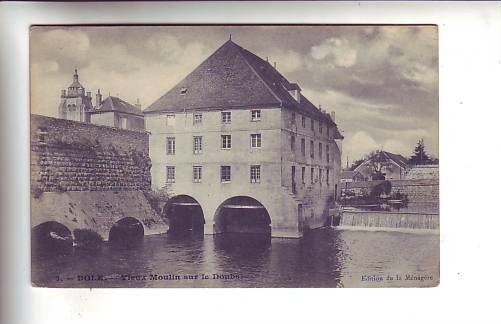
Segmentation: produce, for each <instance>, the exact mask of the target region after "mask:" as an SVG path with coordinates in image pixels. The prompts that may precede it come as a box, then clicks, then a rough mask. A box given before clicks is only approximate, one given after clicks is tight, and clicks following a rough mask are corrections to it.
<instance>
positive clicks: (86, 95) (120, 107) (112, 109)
mask: <svg viewBox="0 0 501 324" xmlns="http://www.w3.org/2000/svg"><path fill="white" fill-rule="evenodd" d="M59 118H61V119H68V120H73V121H79V122H85V123H92V124H97V125H103V126H110V127H116V128H122V129H129V130H144V116H143V113H142V112H141V105H140V104H139V101H138V102H137V103H136V104H135V105H131V104H129V103H128V102H126V101H124V100H122V99H120V98H117V97H112V96H109V97H108V98H106V99H105V100H104V101H103V100H102V95H101V92H100V91H99V90H97V93H96V102H95V105H94V106H93V105H92V95H91V92H90V91H87V92H85V88H84V87H83V86H82V84H81V83H80V81H79V80H78V72H77V70H76V69H75V74H73V82H72V83H71V85H70V86H69V87H68V89H67V90H61V102H60V104H59Z"/></svg>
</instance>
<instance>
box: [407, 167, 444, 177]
mask: <svg viewBox="0 0 501 324" xmlns="http://www.w3.org/2000/svg"><path fill="white" fill-rule="evenodd" d="M438 178H439V167H438V164H430V165H415V166H413V167H411V168H409V169H408V170H407V171H406V172H405V179H408V180H413V179H437V180H438Z"/></svg>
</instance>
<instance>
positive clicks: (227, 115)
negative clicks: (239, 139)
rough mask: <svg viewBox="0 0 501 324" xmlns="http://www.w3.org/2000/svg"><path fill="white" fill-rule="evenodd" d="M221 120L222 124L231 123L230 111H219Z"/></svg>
mask: <svg viewBox="0 0 501 324" xmlns="http://www.w3.org/2000/svg"><path fill="white" fill-rule="evenodd" d="M221 122H222V123H223V124H229V123H231V111H223V112H221Z"/></svg>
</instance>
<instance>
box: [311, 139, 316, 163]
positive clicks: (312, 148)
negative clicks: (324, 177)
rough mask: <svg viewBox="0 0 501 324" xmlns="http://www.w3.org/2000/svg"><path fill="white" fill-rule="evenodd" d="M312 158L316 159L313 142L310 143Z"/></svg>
mask: <svg viewBox="0 0 501 324" xmlns="http://www.w3.org/2000/svg"><path fill="white" fill-rule="evenodd" d="M310 157H311V158H312V159H313V158H314V157H315V147H314V146H313V141H310Z"/></svg>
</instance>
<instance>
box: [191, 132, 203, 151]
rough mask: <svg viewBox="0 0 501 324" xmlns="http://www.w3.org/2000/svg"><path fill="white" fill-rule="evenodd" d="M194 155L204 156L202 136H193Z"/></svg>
mask: <svg viewBox="0 0 501 324" xmlns="http://www.w3.org/2000/svg"><path fill="white" fill-rule="evenodd" d="M193 154H202V136H193Z"/></svg>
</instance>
